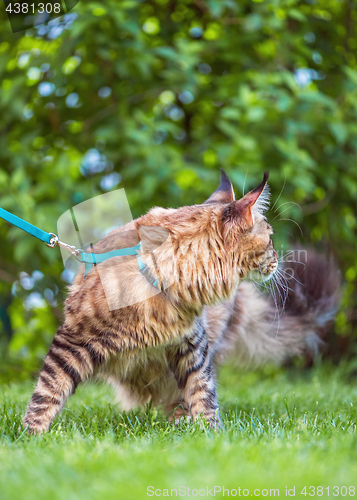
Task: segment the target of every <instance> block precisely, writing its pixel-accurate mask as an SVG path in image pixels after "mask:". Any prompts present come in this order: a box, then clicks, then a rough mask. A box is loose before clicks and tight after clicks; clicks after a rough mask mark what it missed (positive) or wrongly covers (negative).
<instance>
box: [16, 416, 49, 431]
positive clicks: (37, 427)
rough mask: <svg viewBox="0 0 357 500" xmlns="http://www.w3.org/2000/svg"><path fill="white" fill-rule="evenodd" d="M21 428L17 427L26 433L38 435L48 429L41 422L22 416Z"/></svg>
mask: <svg viewBox="0 0 357 500" xmlns="http://www.w3.org/2000/svg"><path fill="white" fill-rule="evenodd" d="M22 425H23V429H21V428H19V430H20V431H21V430H26V432H27V434H33V435H38V434H42V433H44V432H46V431H47V430H48V426H46V425H44V424H43V422H39V421H36V420H30V419H28V418H24V419H23V421H22Z"/></svg>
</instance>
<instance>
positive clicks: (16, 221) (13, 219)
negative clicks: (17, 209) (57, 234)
mask: <svg viewBox="0 0 357 500" xmlns="http://www.w3.org/2000/svg"><path fill="white" fill-rule="evenodd" d="M0 217H1V218H2V219H4V220H6V221H7V222H10V224H12V225H13V226H16V227H19V228H20V229H22V230H23V231H26V233H29V234H32V236H34V237H35V238H38V239H39V240H41V241H44V242H45V243H46V244H47V245H48V244H49V243H50V241H51V238H52V237H53V236H52V233H46V231H42V229H39V228H38V227H36V226H33V225H32V224H30V223H29V222H26V221H25V220H22V219H20V217H17V216H16V215H13V214H11V213H10V212H8V211H7V210H4V209H3V208H0Z"/></svg>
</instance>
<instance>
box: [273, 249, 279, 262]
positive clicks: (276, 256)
mask: <svg viewBox="0 0 357 500" xmlns="http://www.w3.org/2000/svg"><path fill="white" fill-rule="evenodd" d="M273 255H274V258H275V259H276V260H278V258H279V255H278V252H276V251H275V250H274V253H273Z"/></svg>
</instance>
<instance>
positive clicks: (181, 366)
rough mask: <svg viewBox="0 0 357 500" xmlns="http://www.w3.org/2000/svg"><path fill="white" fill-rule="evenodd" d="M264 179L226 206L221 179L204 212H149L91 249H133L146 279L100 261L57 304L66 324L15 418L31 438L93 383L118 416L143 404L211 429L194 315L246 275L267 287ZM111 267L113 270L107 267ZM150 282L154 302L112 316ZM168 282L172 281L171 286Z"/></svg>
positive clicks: (132, 262)
mask: <svg viewBox="0 0 357 500" xmlns="http://www.w3.org/2000/svg"><path fill="white" fill-rule="evenodd" d="M267 180H268V174H267V173H265V174H264V178H263V181H262V183H261V184H260V185H259V186H258V187H257V188H255V189H254V190H252V191H250V192H249V193H247V194H246V195H245V196H243V198H241V199H240V200H237V201H236V200H234V199H233V200H232V201H229V202H228V203H227V202H226V201H225V197H226V194H227V190H228V191H229V192H230V196H231V198H232V197H233V196H234V195H233V188H232V187H231V184H230V182H229V183H228V181H229V180H228V178H226V175H225V174H224V173H222V180H221V185H220V187H219V188H218V189H217V191H215V193H213V194H212V196H211V197H210V198H209V199H208V200H207V201H206V202H205V203H203V204H200V205H193V206H186V207H181V208H178V209H164V208H160V207H155V208H153V209H151V210H150V211H149V212H148V213H147V214H146V215H143V216H141V217H139V218H138V219H136V220H135V221H133V222H131V223H129V224H127V225H126V226H124V227H122V228H119V229H117V230H114V231H112V232H111V233H109V234H108V235H107V236H106V237H105V238H103V239H102V240H100V241H99V242H98V243H96V244H95V245H94V247H93V251H94V253H105V252H107V251H110V250H113V249H117V248H127V247H129V246H132V245H136V244H137V243H138V241H141V255H140V258H141V260H142V262H144V263H145V264H146V276H145V275H144V274H143V273H141V271H140V269H139V267H138V264H137V261H136V259H135V258H133V257H131V256H128V257H114V258H112V259H107V260H106V261H104V262H103V263H101V264H99V265H97V266H94V267H93V268H92V269H91V270H90V271H89V272H88V273H87V274H86V276H85V279H84V269H82V270H81V271H80V272H79V273H78V274H77V276H76V278H75V280H74V282H73V284H72V285H71V287H70V291H69V296H68V298H67V299H66V301H65V311H64V312H65V318H64V323H63V325H62V326H60V327H59V329H58V331H57V333H56V335H55V337H54V339H53V342H52V345H51V347H50V349H49V352H48V354H47V356H46V357H45V360H44V365H43V368H42V370H41V372H40V375H39V379H38V382H37V385H36V388H35V391H34V393H33V395H32V398H31V400H30V403H29V405H28V408H27V411H26V414H25V417H24V419H23V424H24V426H25V427H27V428H28V431H29V432H30V433H41V432H43V431H46V430H48V429H49V427H50V425H51V422H52V420H53V419H54V417H55V416H56V415H57V414H58V412H59V411H60V410H61V409H62V407H63V406H64V404H65V402H66V400H67V398H68V397H69V396H70V395H71V394H73V393H74V391H75V389H76V387H77V386H78V384H79V383H80V382H81V381H83V380H86V379H88V378H90V377H93V376H96V377H97V378H99V379H104V380H106V381H108V382H109V383H110V384H111V385H112V386H114V387H115V389H116V391H117V393H118V396H119V398H120V399H121V402H122V407H123V409H129V408H132V407H133V406H135V405H139V404H141V405H145V404H146V403H148V402H149V401H151V402H152V404H153V405H159V404H160V405H163V406H164V408H165V410H166V411H167V412H170V411H172V410H173V409H175V408H176V409H180V408H181V409H182V411H183V412H187V414H188V415H190V416H191V417H192V418H193V419H197V418H199V417H200V416H201V417H202V418H204V419H205V420H206V422H207V423H208V424H209V425H211V426H213V427H220V426H221V420H220V416H219V411H218V401H217V394H216V381H215V367H214V364H213V355H212V354H211V351H210V339H209V336H208V334H207V331H206V329H205V323H207V321H205V318H204V317H202V314H203V312H204V308H205V307H207V306H212V305H213V304H217V303H219V302H221V301H222V300H223V301H224V300H230V299H231V298H232V297H234V295H235V293H236V291H237V287H238V284H239V282H240V281H242V280H243V279H244V278H246V277H247V276H248V275H249V273H251V272H253V271H257V272H258V273H259V275H260V276H261V277H262V279H268V278H269V277H270V276H271V275H273V274H274V273H275V272H276V270H277V267H278V255H277V253H276V251H275V250H274V247H273V242H272V240H271V235H272V234H273V230H272V228H271V226H270V225H269V224H268V222H267V220H266V218H265V216H264V210H265V209H266V208H267V206H268V199H269V191H268V186H267ZM160 231H161V233H160ZM162 231H164V232H165V231H166V232H169V235H170V238H169V239H170V240H171V246H170V248H169V249H168V248H167V247H165V245H162V247H163V248H162V250H161V247H160V246H159V248H158V250H157V251H156V252H155V259H153V258H152V249H153V248H157V247H158V245H160V244H161V243H162ZM119 260H120V263H121V265H120V266H119V267H120V269H119V268H118V267H116V265H115V263H116V262H119ZM83 267H84V266H82V268H83ZM118 269H119V270H118ZM103 273H104V274H105V273H106V280H105V281H106V283H105V287H106V292H105V293H104V289H103V284H102V280H101V277H100V274H102V275H103ZM148 276H151V277H155V278H156V281H157V282H158V287H159V289H160V290H161V292H160V293H157V294H155V295H153V296H151V297H150V298H148V299H146V300H143V301H141V302H137V303H133V304H131V305H128V306H126V307H120V308H118V309H114V310H111V308H110V307H109V306H108V302H109V303H110V302H111V300H112V299H113V300H114V301H115V300H116V298H117V296H120V297H121V298H123V297H124V299H123V300H126V301H127V302H126V303H128V299H129V300H130V297H129V296H130V294H131V293H133V294H135V293H136V291H137V290H139V289H140V290H142V291H144V292H145V290H146V289H147V291H148V295H150V293H151V290H152V288H153V284H152V281H150V280H149V279H147V277H148ZM168 281H170V282H172V281H173V284H171V286H169V287H167V283H168ZM110 295H113V297H111V296H110ZM124 303H125V302H124ZM178 411H180V410H178ZM173 418H175V419H176V418H178V417H177V414H175V413H174V415H173Z"/></svg>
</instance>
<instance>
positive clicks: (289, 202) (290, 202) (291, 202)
mask: <svg viewBox="0 0 357 500" xmlns="http://www.w3.org/2000/svg"><path fill="white" fill-rule="evenodd" d="M288 204H289V205H296V206H298V207H299V208H300V210H301V212H302V208H301V205H299V204H298V203H296V202H295V201H286V202H285V203H282V204H281V205H279V206H278V207H277V208H276V209H275V210H274V213H276V212H277V211H278V210H279V208H281V207H282V206H283V205H288ZM289 208H290V207H288V208H287V209H286V210H288V209H289ZM284 212H285V210H284ZM284 212H282V213H284Z"/></svg>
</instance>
